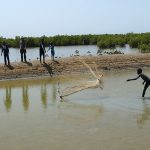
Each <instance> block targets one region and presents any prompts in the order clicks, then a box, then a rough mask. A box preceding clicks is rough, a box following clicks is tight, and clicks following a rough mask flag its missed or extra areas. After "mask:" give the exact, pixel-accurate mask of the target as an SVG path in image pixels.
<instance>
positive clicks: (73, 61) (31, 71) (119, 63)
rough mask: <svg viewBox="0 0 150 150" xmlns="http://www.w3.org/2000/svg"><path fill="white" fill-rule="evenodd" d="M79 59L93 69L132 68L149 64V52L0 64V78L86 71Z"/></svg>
mask: <svg viewBox="0 0 150 150" xmlns="http://www.w3.org/2000/svg"><path fill="white" fill-rule="evenodd" d="M80 59H82V60H84V61H85V62H86V63H87V64H88V65H90V66H91V67H92V68H93V69H94V67H97V68H98V70H112V69H133V68H138V67H149V66H150V53H146V54H132V55H131V54H126V55H123V54H116V55H100V56H82V57H79V56H74V57H69V58H59V59H58V58H57V59H56V60H55V61H52V60H50V59H46V63H44V64H41V63H40V61H39V60H35V61H30V62H27V63H22V62H12V63H11V65H10V66H4V64H0V80H5V79H18V78H38V77H42V76H51V77H53V76H58V75H67V74H79V73H86V72H87V71H88V68H86V67H85V66H84V65H83V64H82V63H81V62H80V61H79V60H80ZM95 64H96V65H95Z"/></svg>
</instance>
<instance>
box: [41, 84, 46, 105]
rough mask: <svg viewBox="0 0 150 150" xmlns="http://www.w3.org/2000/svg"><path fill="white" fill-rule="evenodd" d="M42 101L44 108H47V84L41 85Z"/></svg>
mask: <svg viewBox="0 0 150 150" xmlns="http://www.w3.org/2000/svg"><path fill="white" fill-rule="evenodd" d="M41 101H42V104H43V107H44V108H47V89H46V84H43V85H41Z"/></svg>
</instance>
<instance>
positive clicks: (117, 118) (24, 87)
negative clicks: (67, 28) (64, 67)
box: [0, 70, 150, 150]
mask: <svg viewBox="0 0 150 150" xmlns="http://www.w3.org/2000/svg"><path fill="white" fill-rule="evenodd" d="M144 72H145V73H146V74H147V75H149V76H150V71H148V70H144ZM135 76H136V73H135V71H134V70H132V71H111V72H106V73H105V75H104V89H103V90H101V89H100V88H97V89H87V90H84V91H81V92H79V93H76V94H73V95H70V96H68V97H66V98H65V101H64V102H59V101H58V100H59V99H58V97H57V88H58V86H57V81H58V78H56V79H55V80H50V79H48V78H46V79H44V80H20V81H9V82H0V119H1V123H0V149H5V150H10V149H11V150H20V149H21V150H26V149H32V150H41V149H43V150H48V149H52V150H57V149H58V150H59V149H61V150H91V149H93V150H100V149H102V150H127V149H132V150H141V149H143V150H149V146H150V143H149V139H150V88H149V89H148V90H147V93H146V98H145V99H144V100H143V99H142V98H141V94H142V90H143V85H142V80H141V79H139V80H137V81H133V82H128V83H127V82H126V79H128V78H130V77H135ZM71 79H72V80H70V77H69V78H66V79H63V80H61V79H59V80H60V83H61V89H64V88H65V87H68V86H74V85H78V84H80V83H81V82H82V83H83V82H85V81H87V80H92V77H90V76H88V77H82V76H80V77H74V78H71Z"/></svg>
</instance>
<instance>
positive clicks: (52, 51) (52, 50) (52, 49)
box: [48, 43, 55, 61]
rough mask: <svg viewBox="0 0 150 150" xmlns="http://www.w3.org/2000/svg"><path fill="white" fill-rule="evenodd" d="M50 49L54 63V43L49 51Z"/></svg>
mask: <svg viewBox="0 0 150 150" xmlns="http://www.w3.org/2000/svg"><path fill="white" fill-rule="evenodd" d="M50 49H51V59H52V60H53V61H54V58H55V50H54V44H53V43H51V44H50V46H49V49H48V51H49V50H50Z"/></svg>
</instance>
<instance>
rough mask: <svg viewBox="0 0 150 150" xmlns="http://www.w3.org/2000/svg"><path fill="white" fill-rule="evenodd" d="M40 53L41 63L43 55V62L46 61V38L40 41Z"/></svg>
mask: <svg viewBox="0 0 150 150" xmlns="http://www.w3.org/2000/svg"><path fill="white" fill-rule="evenodd" d="M39 55H40V63H41V57H42V56H43V63H45V44H44V39H42V41H41V43H40V48H39Z"/></svg>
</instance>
